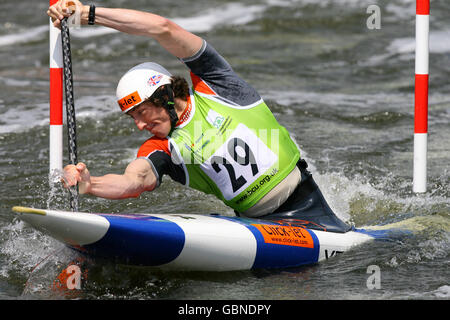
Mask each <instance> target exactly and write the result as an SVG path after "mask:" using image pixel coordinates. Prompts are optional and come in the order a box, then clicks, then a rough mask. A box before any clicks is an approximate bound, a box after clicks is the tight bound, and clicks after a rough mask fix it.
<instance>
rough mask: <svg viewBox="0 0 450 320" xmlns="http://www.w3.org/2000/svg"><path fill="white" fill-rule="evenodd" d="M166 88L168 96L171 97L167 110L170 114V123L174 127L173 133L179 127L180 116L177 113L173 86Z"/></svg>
mask: <svg viewBox="0 0 450 320" xmlns="http://www.w3.org/2000/svg"><path fill="white" fill-rule="evenodd" d="M165 88H166V94H167V96H168V97H169V99H168V100H167V104H166V109H167V111H168V112H169V117H170V123H171V126H172V128H171V130H170V132H171V133H172V131H173V130H174V129H175V126H176V125H177V122H178V115H177V112H176V111H175V101H174V98H173V90H172V86H170V85H166V86H165Z"/></svg>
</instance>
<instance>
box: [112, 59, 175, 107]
mask: <svg viewBox="0 0 450 320" xmlns="http://www.w3.org/2000/svg"><path fill="white" fill-rule="evenodd" d="M171 76H172V75H171V73H170V72H169V71H167V70H166V69H165V68H164V67H162V66H160V65H159V64H157V63H154V62H145V63H141V64H139V65H137V66H135V67H133V68H131V69H130V70H128V71H127V73H125V74H124V75H123V76H122V78H121V79H120V80H119V83H118V85H117V90H116V96H117V102H118V103H119V106H120V109H122V112H123V113H127V112H128V111H130V110H131V109H133V108H135V107H136V106H137V105H139V104H140V103H142V102H144V101H145V99H148V98H150V97H151V96H152V94H153V93H154V92H155V91H156V89H158V88H159V87H161V86H162V85H165V84H171V81H170V78H171Z"/></svg>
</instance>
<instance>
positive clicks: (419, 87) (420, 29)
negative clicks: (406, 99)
mask: <svg viewBox="0 0 450 320" xmlns="http://www.w3.org/2000/svg"><path fill="white" fill-rule="evenodd" d="M429 23H430V0H416V68H415V73H416V74H415V101H414V169H413V192H416V193H423V192H426V191H427V138H428V56H429Z"/></svg>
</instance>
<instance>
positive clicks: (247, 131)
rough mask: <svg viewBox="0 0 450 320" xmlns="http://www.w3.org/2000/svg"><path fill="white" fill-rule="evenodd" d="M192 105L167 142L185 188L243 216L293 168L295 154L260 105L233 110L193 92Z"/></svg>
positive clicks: (285, 135)
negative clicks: (181, 170) (183, 173)
mask: <svg viewBox="0 0 450 320" xmlns="http://www.w3.org/2000/svg"><path fill="white" fill-rule="evenodd" d="M191 102H192V111H191V117H190V119H189V120H188V121H187V122H186V123H183V124H182V125H180V126H179V127H177V128H176V129H175V130H174V131H173V132H172V134H171V137H170V140H171V142H172V145H174V146H175V149H176V150H174V151H175V152H172V157H173V158H172V160H173V161H174V162H175V163H183V167H184V168H185V171H186V176H187V182H186V184H187V185H189V186H190V187H192V188H194V189H197V190H200V191H203V192H205V193H208V194H214V195H215V196H217V197H218V198H219V199H221V200H222V201H223V202H224V203H225V204H226V205H228V206H229V207H231V208H233V209H234V210H236V211H238V212H244V211H245V210H247V209H249V208H251V207H252V206H253V205H254V204H256V203H257V202H258V201H259V200H260V199H261V198H262V197H263V196H264V195H266V194H267V193H268V192H269V191H270V190H272V189H273V188H274V187H275V186H276V185H277V184H278V183H280V182H281V181H282V180H283V179H284V178H285V177H286V176H287V175H288V174H289V173H290V172H291V171H292V170H293V168H294V167H295V165H296V163H297V161H298V160H299V158H300V152H299V150H298V148H297V146H296V145H295V143H294V142H293V141H292V139H291V138H290V136H289V133H288V131H287V130H286V129H285V128H284V127H282V126H280V125H279V124H278V122H277V121H276V119H275V117H274V116H273V114H272V112H271V111H270V110H269V108H268V107H267V105H266V104H265V103H264V102H263V101H262V100H261V101H259V102H258V103H256V104H254V105H252V106H249V107H236V106H232V105H229V104H227V103H226V102H222V101H220V100H219V99H216V98H214V97H211V96H207V95H203V94H201V93H197V92H194V94H193V95H191Z"/></svg>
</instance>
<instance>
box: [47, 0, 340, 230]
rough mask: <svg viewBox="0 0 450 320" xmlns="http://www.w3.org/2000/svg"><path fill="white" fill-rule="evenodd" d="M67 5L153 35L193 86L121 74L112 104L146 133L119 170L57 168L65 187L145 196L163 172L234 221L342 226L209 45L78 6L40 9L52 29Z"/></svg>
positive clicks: (145, 71)
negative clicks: (227, 210)
mask: <svg viewBox="0 0 450 320" xmlns="http://www.w3.org/2000/svg"><path fill="white" fill-rule="evenodd" d="M68 4H72V6H73V5H74V6H75V7H76V8H77V9H76V10H78V13H80V14H81V24H94V23H95V24H98V25H102V26H106V27H110V28H114V29H116V30H119V31H121V32H125V33H128V34H132V35H140V36H147V37H150V38H153V39H155V40H156V41H158V42H159V44H160V45H161V46H162V47H164V48H165V49H166V50H167V51H168V52H169V53H171V54H172V55H174V56H175V57H177V58H178V59H180V60H181V61H182V62H183V63H184V64H185V65H186V66H187V67H188V68H189V69H190V71H191V80H192V84H193V86H192V88H191V89H190V88H189V86H188V84H187V82H186V80H184V79H183V78H180V77H174V76H172V75H171V74H170V73H169V72H168V71H167V70H166V69H164V68H163V67H162V66H160V65H158V64H156V63H153V62H147V63H142V64H140V65H138V66H135V67H133V68H132V69H130V70H129V71H128V72H127V73H126V74H125V75H124V76H123V77H122V78H121V79H120V81H119V83H118V86H117V90H116V95H117V101H118V104H119V106H120V108H121V110H122V112H123V113H125V114H127V115H129V116H131V117H132V118H133V120H134V122H135V124H136V126H137V127H138V128H139V129H140V130H147V131H149V132H150V133H151V134H152V137H151V138H150V139H148V140H147V141H145V142H144V143H143V144H142V146H141V147H140V149H139V151H138V154H137V158H136V159H135V160H134V161H132V162H131V163H130V164H129V165H128V166H127V168H126V169H125V172H124V173H123V174H107V175H104V176H100V177H95V176H91V175H90V173H89V171H88V169H87V167H86V165H85V164H84V163H78V164H77V165H68V166H66V167H65V169H64V171H65V180H66V185H67V186H74V185H76V184H78V185H79V190H80V193H81V194H83V193H87V194H92V195H95V196H98V197H103V198H108V199H123V198H130V197H138V196H139V195H140V194H141V193H142V192H144V191H152V190H154V189H155V188H157V187H158V186H159V184H160V183H161V181H162V177H163V175H165V174H167V175H169V176H170V177H171V178H172V179H173V180H175V181H177V182H179V183H182V184H184V185H186V186H189V187H192V188H194V189H197V190H200V191H203V192H205V193H208V194H214V195H215V196H217V197H218V198H219V199H221V200H222V201H223V202H224V203H225V204H226V205H228V206H230V207H231V208H233V209H234V210H235V212H236V214H237V215H243V216H247V217H261V218H265V219H266V218H267V219H279V218H282V219H292V218H295V219H304V220H309V221H311V222H313V223H314V224H315V225H316V226H317V225H319V228H323V229H329V230H331V231H338V232H345V231H347V230H348V228H349V227H348V226H347V225H346V224H344V223H343V222H342V221H340V220H339V219H337V218H336V216H335V215H334V213H333V212H332V211H331V209H330V208H329V207H328V205H327V204H326V201H325V199H324V198H323V196H322V194H321V193H320V190H319V189H318V187H317V185H316V184H315V183H314V181H313V179H312V177H311V174H310V173H309V172H308V171H306V166H307V165H306V163H305V162H304V161H303V160H300V153H299V150H298V148H297V146H296V145H295V143H294V142H293V141H292V139H291V138H290V137H289V133H288V132H287V130H286V129H285V128H284V127H282V126H280V125H279V124H278V122H277V121H276V119H275V118H274V116H273V114H272V113H271V112H270V110H269V108H268V107H267V105H266V104H265V103H264V101H263V100H262V99H261V97H260V96H259V94H258V93H257V92H256V91H255V90H254V89H253V88H252V87H251V86H250V85H248V84H247V83H246V82H245V81H243V80H242V79H241V78H240V77H239V76H237V75H236V73H235V72H234V71H233V70H232V68H231V66H230V65H229V64H228V62H227V61H226V60H225V59H224V58H223V57H222V56H220V55H219V54H218V53H217V51H216V50H215V49H214V48H213V47H212V46H211V45H210V44H208V43H207V42H206V41H205V40H203V39H202V38H200V37H198V36H196V35H194V34H192V33H190V32H188V31H186V30H184V29H183V28H181V27H180V26H178V25H176V24H175V23H174V22H172V21H170V20H168V19H166V18H163V17H161V16H158V15H155V14H152V13H148V12H141V11H135V10H127V9H109V8H95V7H94V6H85V5H83V4H81V3H80V2H79V1H78V0H71V1H68V0H61V1H59V2H58V3H56V4H55V5H54V6H51V7H50V8H49V10H48V15H49V16H50V17H52V19H53V21H54V25H55V26H57V27H59V25H60V21H61V20H62V19H63V18H64V17H67V16H69V15H70V14H71V12H69V10H67V9H68ZM72 11H73V10H72Z"/></svg>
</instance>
